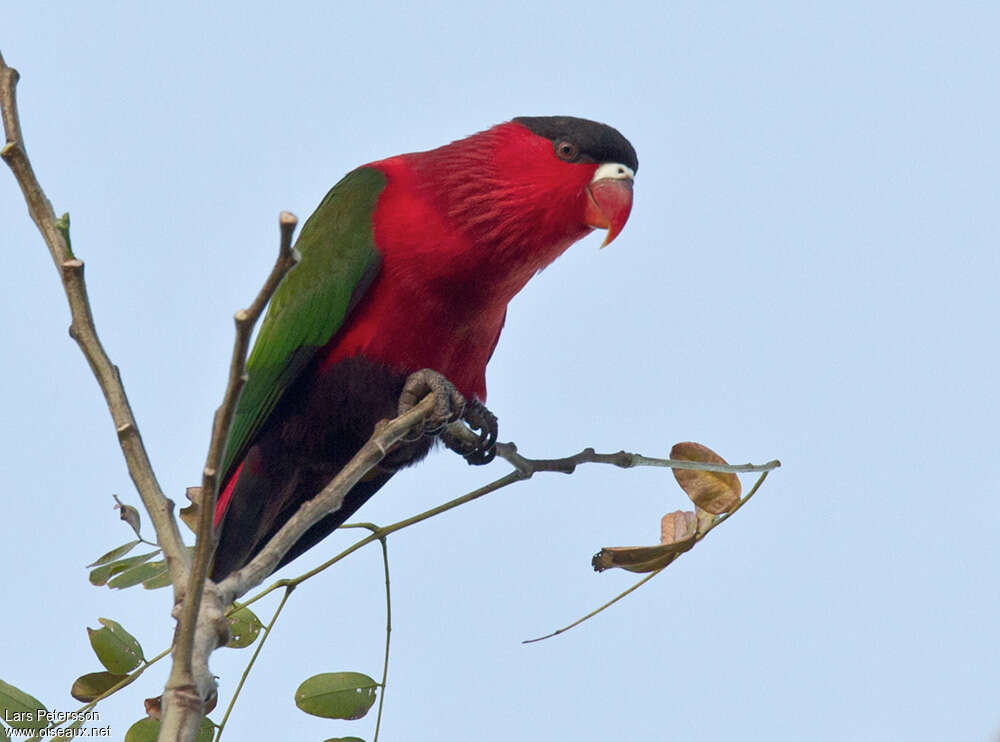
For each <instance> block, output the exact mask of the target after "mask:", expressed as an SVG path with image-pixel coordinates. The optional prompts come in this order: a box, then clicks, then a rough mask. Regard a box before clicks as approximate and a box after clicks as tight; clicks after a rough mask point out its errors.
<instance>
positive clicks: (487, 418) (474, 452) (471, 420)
mask: <svg viewBox="0 0 1000 742" xmlns="http://www.w3.org/2000/svg"><path fill="white" fill-rule="evenodd" d="M462 419H463V420H465V422H466V423H467V424H468V426H469V427H470V428H472V429H473V430H478V431H479V440H478V442H477V443H476V444H475V445H473V446H470V445H469V444H467V443H465V442H464V441H461V440H458V439H456V438H453V437H452V436H451V435H449V434H448V433H442V434H441V440H442V441H443V442H444V444H445V445H446V446H447V447H448V448H450V449H451V450H452V451H455V452H456V453H457V454H459V455H460V456H462V457H463V458H464V459H465V460H466V461H468V462H469V463H470V464H472V465H474V466H481V465H483V464H488V463H490V462H491V461H493V459H494V458H495V457H496V455H497V449H496V443H497V433H498V427H499V426H498V424H497V417H496V415H494V414H493V413H492V412H490V411H489V409H487V408H486V406H485V405H484V404H483V403H482V402H480V401H479V400H476V399H474V400H472V401H471V402H469V403H468V404H467V405H466V407H465V412H464V414H463V415H462Z"/></svg>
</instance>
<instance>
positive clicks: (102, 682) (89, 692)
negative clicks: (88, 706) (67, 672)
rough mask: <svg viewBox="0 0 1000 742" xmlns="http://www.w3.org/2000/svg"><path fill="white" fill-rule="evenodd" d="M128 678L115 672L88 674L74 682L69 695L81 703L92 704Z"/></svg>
mask: <svg viewBox="0 0 1000 742" xmlns="http://www.w3.org/2000/svg"><path fill="white" fill-rule="evenodd" d="M127 677H128V675H116V674H115V673H113V672H88V673H87V674H86V675H81V676H80V677H78V678H77V679H76V680H74V681H73V687H72V688H70V691H69V694H70V695H71V696H73V698H75V699H76V700H78V701H80V702H81V703H90V702H91V701H93V700H94V699H95V698H98V697H99V696H102V695H104V693H106V692H107V691H109V690H110V689H112V688H114V687H115V686H116V685H118V683H120V682H121V681H122V680H124V679H125V678H127Z"/></svg>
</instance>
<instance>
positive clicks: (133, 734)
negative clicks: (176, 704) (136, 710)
mask: <svg viewBox="0 0 1000 742" xmlns="http://www.w3.org/2000/svg"><path fill="white" fill-rule="evenodd" d="M159 736H160V720H159V719H149V718H146V719H139V721H137V722H136V723H135V724H133V725H132V726H130V727H129V728H128V731H127V732H125V742H156V738H157V737H159Z"/></svg>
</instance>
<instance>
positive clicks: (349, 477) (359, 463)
mask: <svg viewBox="0 0 1000 742" xmlns="http://www.w3.org/2000/svg"><path fill="white" fill-rule="evenodd" d="M433 409H434V395H432V394H428V395H427V396H426V397H424V398H423V399H422V400H421V401H420V403H419V404H418V405H417V406H416V407H414V408H413V409H412V410H410V411H409V412H407V413H405V414H403V415H400V416H399V417H397V418H395V419H394V420H391V421H389V422H388V423H386V424H385V425H384V426H382V425H381V424H380V425H379V426H376V428H375V434H374V435H372V437H371V438H369V439H368V442H367V443H365V445H364V446H362V447H361V450H360V451H358V452H357V454H355V455H354V458H352V459H351V460H350V462H348V464H347V466H345V467H344V468H343V469H341V470H340V472H339V473H338V474H337V476H336V477H334V478H333V480H331V481H330V483H329V484H328V485H327V486H326V487H324V488H323V491H322V492H320V493H319V494H318V495H316V496H315V497H314V498H313V499H311V500H309V501H308V502H306V503H305V504H304V505H302V507H300V508H299V509H298V511H296V513H295V515H293V516H292V517H291V518H289V520H288V521H287V522H286V523H285V525H283V526H282V527H281V530H279V531H278V532H277V533H276V534H275V535H274V537H273V538H271V540H270V541H268V543H267V545H266V546H265V547H264V548H263V549H262V550H261V551H260V553H258V554H257V556H255V557H254V558H253V560H252V561H251V562H250V563H249V564H247V565H246V566H244V567H243V568H241V569H239V570H237V571H236V572H233V573H232V574H231V575H229V576H228V577H226V579H224V580H223V581H222V582H221V583H219V590H220V592H221V593H222V595H223V597H224V599H225V602H226V603H231V602H232V601H233V600H235V599H236V598H238V597H240V596H241V595H243V594H244V593H246V591H247V590H250V589H251V588H253V587H256V586H257V585H259V584H260V583H261V582H262V581H263V580H264V579H265V578H266V577H267V576H268V575H269V574H271V572H273V571H274V570H275V568H276V567H277V566H278V562H280V561H281V558H282V557H283V556H284V555H285V554H287V553H288V550H289V549H291V548H292V546H294V545H295V542H297V541H298V540H299V539H300V538H301V537H302V534H304V533H305V532H306V531H307V530H308V529H309V528H310V527H311V526H313V525H314V524H315V523H317V522H319V521H320V519H322V518H325V517H326V516H327V515H329V514H330V513H333V512H335V511H336V510H337V509H338V508H339V507H340V506H341V504H342V503H343V501H344V497H345V496H346V495H347V493H348V492H350V490H351V488H352V487H354V485H355V484H357V482H358V480H360V479H361V478H362V477H363V476H364V475H365V474H367V473H368V471H369V470H370V469H371V468H372V467H373V466H375V465H376V464H378V462H379V461H381V460H382V457H384V456H385V454H386V453H387V452H388V450H389V449H390V448H391V447H392V446H393V445H394V444H395V443H396V442H398V441H400V440H402V439H403V438H404V437H405V436H406V435H407V433H409V432H410V431H411V430H412V429H413V428H414V426H416V425H418V424H422V423H423V420H424V418H425V417H426V416H427V415H428V414H429V413H430V412H431V411H432V410H433Z"/></svg>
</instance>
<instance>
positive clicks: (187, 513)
mask: <svg viewBox="0 0 1000 742" xmlns="http://www.w3.org/2000/svg"><path fill="white" fill-rule="evenodd" d="M185 494H186V495H187V499H188V500H190V501H191V504H190V505H188V506H187V507H185V508H181V509H180V516H181V521H182V522H183V523H184V525H186V526H187V527H188V528H190V529H191V531H192V532H193V533H197V532H198V505H199V504H200V503H201V487H188V488H187V491H186V492H185Z"/></svg>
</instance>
